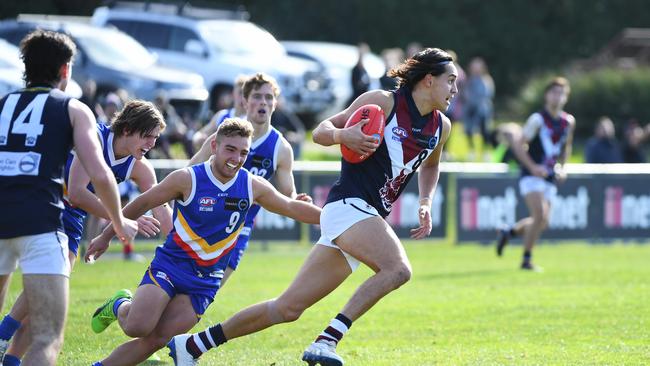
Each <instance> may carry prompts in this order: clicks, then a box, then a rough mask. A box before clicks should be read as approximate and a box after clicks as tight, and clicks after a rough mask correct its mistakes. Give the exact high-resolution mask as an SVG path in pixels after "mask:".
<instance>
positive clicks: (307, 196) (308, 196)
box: [296, 193, 314, 203]
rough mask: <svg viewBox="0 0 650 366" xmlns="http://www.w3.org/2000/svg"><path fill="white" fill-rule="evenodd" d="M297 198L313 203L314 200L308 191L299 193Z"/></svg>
mask: <svg viewBox="0 0 650 366" xmlns="http://www.w3.org/2000/svg"><path fill="white" fill-rule="evenodd" d="M296 199H297V200H298V201H303V202H307V203H313V202H314V200H313V199H312V198H311V196H310V195H308V194H307V193H298V195H297V196H296Z"/></svg>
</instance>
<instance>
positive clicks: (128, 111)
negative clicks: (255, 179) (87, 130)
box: [0, 100, 172, 366]
mask: <svg viewBox="0 0 650 366" xmlns="http://www.w3.org/2000/svg"><path fill="white" fill-rule="evenodd" d="M96 126H97V134H98V136H99V140H100V142H101V144H102V149H103V156H104V161H105V162H106V164H108V166H109V167H110V169H111V171H112V172H113V175H114V176H115V179H116V181H117V182H118V183H119V182H123V181H125V180H127V179H131V180H133V181H134V182H135V183H136V184H137V186H138V187H139V188H140V190H141V191H146V190H148V189H149V188H151V187H153V186H154V185H155V184H156V183H157V181H156V174H155V172H154V170H153V167H152V166H151V164H150V163H149V162H148V161H147V159H146V158H145V157H144V154H145V153H146V152H147V151H149V150H150V149H151V148H153V146H154V145H155V144H156V139H157V138H158V135H160V133H161V131H162V130H163V129H164V128H165V121H164V120H163V117H162V115H161V114H160V112H158V110H157V109H156V107H155V106H154V105H153V104H151V103H149V102H145V101H140V100H133V101H130V102H128V103H127V104H126V105H125V106H124V108H123V109H122V110H121V111H120V112H119V113H118V114H117V116H116V117H115V119H114V120H113V121H112V123H111V126H110V128H109V127H108V126H106V125H104V124H103V123H97V124H96ZM63 203H64V205H65V209H64V210H63V215H62V219H63V229H64V231H65V234H66V235H67V236H68V258H69V260H70V268H72V267H74V264H75V261H76V258H77V252H78V249H79V243H80V241H81V236H82V233H83V228H84V220H85V218H86V215H87V212H90V213H92V214H94V215H96V216H98V217H102V218H105V219H108V218H109V217H108V214H107V212H106V209H104V206H102V205H101V203H100V201H99V199H98V198H97V196H95V194H94V188H93V186H92V184H90V177H89V176H88V174H87V173H86V171H85V170H84V169H83V166H82V165H81V163H80V161H79V159H78V158H76V157H75V154H74V153H70V155H69V157H68V162H67V164H66V166H65V170H64V200H63ZM152 211H153V215H154V218H155V219H157V220H151V218H150V217H145V216H142V217H140V218H138V220H137V221H138V227H139V230H140V232H141V233H142V234H143V235H145V236H150V235H155V234H157V233H158V232H159V231H160V229H159V226H160V227H161V228H162V230H163V232H164V233H167V232H169V231H170V230H171V226H172V220H171V210H170V209H169V207H167V205H166V204H165V205H164V206H160V207H156V208H154V209H153V210H152ZM26 318H27V304H26V302H25V297H24V296H23V294H21V295H20V296H18V299H16V302H15V303H14V306H13V307H12V308H11V311H10V312H9V314H8V315H6V316H5V317H4V318H3V319H2V322H0V360H2V362H3V363H2V365H3V366H17V365H19V364H20V358H21V357H22V356H23V355H24V353H25V352H26V351H27V347H28V346H29V339H28V334H27V332H26V331H25V330H26V329H25V327H22V326H21V324H25V325H26V326H27V325H28V324H29V323H28V322H27V319H26ZM15 332H17V333H16V335H15V338H14V340H13V342H11V346H10V347H9V349H7V345H8V342H9V340H10V339H11V338H12V336H14V333H15ZM3 346H4V347H3ZM5 350H6V355H5ZM3 355H4V358H3Z"/></svg>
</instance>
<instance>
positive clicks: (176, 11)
mask: <svg viewBox="0 0 650 366" xmlns="http://www.w3.org/2000/svg"><path fill="white" fill-rule="evenodd" d="M104 5H105V6H106V7H108V8H110V9H124V10H144V11H147V12H151V13H156V14H166V15H178V16H183V17H188V18H195V19H230V20H248V19H249V18H250V14H249V13H248V11H246V9H245V8H244V6H243V5H238V6H232V7H231V8H230V9H226V8H222V9H215V8H207V7H205V8H204V7H195V6H192V5H191V4H190V3H189V1H172V2H152V1H142V2H131V1H116V0H107V1H104Z"/></svg>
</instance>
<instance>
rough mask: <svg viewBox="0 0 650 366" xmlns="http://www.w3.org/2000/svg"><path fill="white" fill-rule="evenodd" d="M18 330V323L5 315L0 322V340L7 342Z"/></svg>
mask: <svg viewBox="0 0 650 366" xmlns="http://www.w3.org/2000/svg"><path fill="white" fill-rule="evenodd" d="M18 328H20V322H19V321H18V320H16V319H14V318H12V317H11V315H9V314H7V315H5V317H4V318H3V319H2V322H0V339H4V340H5V341H8V340H10V339H11V337H13V336H14V333H16V331H17V330H18Z"/></svg>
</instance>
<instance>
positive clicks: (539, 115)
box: [497, 77, 575, 270]
mask: <svg viewBox="0 0 650 366" xmlns="http://www.w3.org/2000/svg"><path fill="white" fill-rule="evenodd" d="M570 92H571V88H570V85H569V81H568V80H567V79H565V78H563V77H557V78H555V79H553V80H552V81H551V82H550V83H549V84H548V85H547V86H546V88H545V89H544V109H542V110H541V111H539V112H535V113H533V114H532V115H531V116H530V117H528V120H527V121H526V124H525V125H524V127H523V129H522V133H521V136H520V138H519V139H518V140H517V141H514V142H513V143H512V146H511V148H512V150H513V153H514V154H515V156H516V157H517V159H518V160H519V163H520V165H521V179H520V180H519V191H520V193H521V195H522V196H524V199H525V201H526V206H527V207H528V212H529V214H530V216H529V217H526V218H523V219H521V220H519V221H518V222H517V223H515V225H514V226H513V227H511V228H504V229H502V230H499V232H498V237H497V255H499V256H501V255H502V253H503V249H504V247H505V246H506V244H507V243H508V240H509V239H510V238H512V237H514V236H523V239H524V255H523V260H522V262H521V269H524V270H541V269H540V268H539V267H536V266H535V265H534V264H533V262H532V252H533V247H534V246H535V242H536V241H537V239H539V237H540V235H541V234H542V232H543V231H544V229H545V228H546V226H547V225H548V218H549V214H550V212H551V201H552V200H553V198H554V197H555V195H556V194H557V186H556V185H557V183H560V182H563V181H564V180H565V179H566V174H565V172H564V170H563V166H564V163H565V162H566V160H567V157H569V156H571V145H572V141H573V131H574V129H575V118H574V117H573V116H572V115H570V114H568V113H566V112H565V111H564V106H565V105H566V103H567V101H568V99H569V93H570ZM525 146H528V150H527V151H526V150H525Z"/></svg>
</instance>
